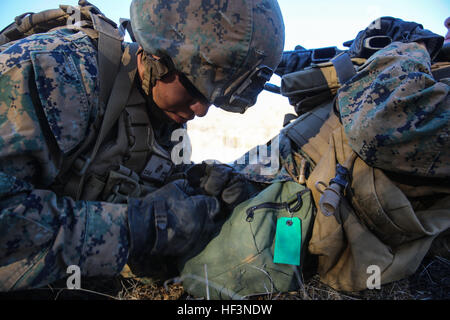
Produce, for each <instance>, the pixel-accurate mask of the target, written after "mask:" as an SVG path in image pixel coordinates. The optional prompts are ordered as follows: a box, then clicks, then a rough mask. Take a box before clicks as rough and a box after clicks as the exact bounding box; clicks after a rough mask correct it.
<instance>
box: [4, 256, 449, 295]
mask: <svg viewBox="0 0 450 320" xmlns="http://www.w3.org/2000/svg"><path fill="white" fill-rule="evenodd" d="M173 280H175V281H173ZM176 280H177V279H171V280H168V281H166V283H155V282H152V281H150V280H149V279H133V278H124V277H122V276H118V277H114V278H90V279H82V287H83V289H81V290H68V289H63V288H64V287H65V282H63V281H61V282H59V283H55V284H53V285H52V286H49V287H46V288H42V289H36V290H30V291H24V292H15V293H8V294H6V293H2V294H0V299H20V300H23V299H34V300H198V299H197V298H195V297H192V296H190V295H189V294H188V293H186V292H185V291H184V288H183V286H182V284H181V283H177V282H176ZM201 299H203V298H201ZM249 299H250V300H448V299H450V261H449V260H447V259H444V258H441V257H434V258H426V259H424V261H423V262H422V264H421V266H420V267H419V269H418V270H417V271H416V272H415V273H414V274H413V275H412V276H410V277H408V278H406V279H403V280H400V281H396V282H393V283H389V284H385V285H383V286H381V289H379V290H377V289H374V290H365V291H361V292H339V291H336V290H334V289H332V288H330V287H328V286H326V285H325V284H323V283H321V282H320V280H319V276H318V275H317V274H312V275H311V276H309V278H307V279H305V280H304V283H303V287H302V288H300V290H298V291H295V292H285V293H276V292H274V293H271V294H268V295H260V296H252V297H249Z"/></svg>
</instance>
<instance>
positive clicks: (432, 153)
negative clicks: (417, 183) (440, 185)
mask: <svg viewBox="0 0 450 320" xmlns="http://www.w3.org/2000/svg"><path fill="white" fill-rule="evenodd" d="M432 70H433V66H432V64H431V59H430V56H429V54H428V52H427V50H426V49H425V48H423V47H422V46H420V45H418V44H417V43H415V42H412V43H401V42H394V43H392V44H391V45H389V46H387V47H385V48H384V49H382V50H380V51H378V52H377V53H375V54H374V55H372V56H371V57H370V58H369V59H368V60H367V62H366V63H365V64H364V65H363V66H361V67H360V70H359V72H358V74H357V75H356V76H355V77H353V78H352V79H351V80H350V81H348V82H347V83H346V84H345V85H343V86H342V87H341V89H340V90H339V92H338V105H339V109H340V115H341V120H342V124H343V126H344V129H345V133H346V134H347V136H348V138H349V143H350V145H351V146H352V148H353V150H355V152H356V153H358V155H359V156H360V157H361V158H362V159H363V160H364V161H365V162H366V163H367V164H368V165H370V166H373V167H377V168H380V169H383V170H387V171H392V172H397V173H402V174H407V175H414V176H420V177H431V178H449V177H450V144H449V141H450V140H449V134H450V95H449V92H450V86H449V84H450V79H449V78H444V79H441V80H440V81H437V80H436V79H434V77H433V75H432Z"/></svg>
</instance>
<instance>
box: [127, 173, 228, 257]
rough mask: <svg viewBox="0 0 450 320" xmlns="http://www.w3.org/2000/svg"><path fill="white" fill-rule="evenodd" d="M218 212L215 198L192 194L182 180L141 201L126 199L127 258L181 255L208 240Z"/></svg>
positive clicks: (190, 188)
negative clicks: (128, 251)
mask: <svg viewBox="0 0 450 320" xmlns="http://www.w3.org/2000/svg"><path fill="white" fill-rule="evenodd" d="M218 212H219V202H218V201H217V199H216V198H214V197H210V196H206V195H198V194H197V195H196V194H195V190H194V189H193V188H192V187H191V186H189V183H188V181H186V180H176V181H173V182H171V183H169V184H166V185H165V186H163V187H162V188H160V189H158V190H157V191H155V192H152V193H151V194H149V195H147V196H146V197H145V198H142V199H133V198H130V199H129V200H128V225H129V228H130V257H131V259H132V260H134V261H136V260H140V259H141V258H142V257H148V256H151V255H153V256H182V255H185V254H186V253H188V252H189V250H191V249H192V248H193V247H194V246H196V245H197V244H198V243H200V242H202V241H203V242H204V240H205V239H208V238H209V237H210V236H211V235H212V233H213V232H214V230H215V229H216V224H215V223H214V219H215V217H216V215H217V213H218Z"/></svg>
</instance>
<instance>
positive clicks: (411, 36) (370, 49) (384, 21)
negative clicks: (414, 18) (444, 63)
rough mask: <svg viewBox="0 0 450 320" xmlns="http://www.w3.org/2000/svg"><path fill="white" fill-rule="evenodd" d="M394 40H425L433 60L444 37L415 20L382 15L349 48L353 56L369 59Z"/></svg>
mask: <svg viewBox="0 0 450 320" xmlns="http://www.w3.org/2000/svg"><path fill="white" fill-rule="evenodd" d="M394 41H401V42H413V41H416V42H419V41H423V42H424V43H425V44H426V46H427V49H428V52H429V53H430V57H431V59H432V60H433V59H434V58H435V57H436V55H437V54H438V52H439V50H440V49H441V47H442V44H443V42H444V37H442V36H440V35H438V34H435V33H433V32H431V31H429V30H426V29H423V26H422V25H420V24H418V23H415V22H408V21H403V20H401V19H398V18H393V17H381V18H379V19H377V20H375V21H374V22H372V23H371V24H370V25H369V26H368V27H367V28H366V29H364V30H362V31H360V32H359V33H358V35H357V36H356V38H355V40H353V42H352V44H351V46H350V48H349V54H350V56H351V57H352V58H356V57H357V58H366V59H367V58H369V57H370V56H371V55H372V54H373V53H375V52H376V51H377V50H379V49H381V48H383V47H385V46H386V45H389V44H390V43H391V42H394Z"/></svg>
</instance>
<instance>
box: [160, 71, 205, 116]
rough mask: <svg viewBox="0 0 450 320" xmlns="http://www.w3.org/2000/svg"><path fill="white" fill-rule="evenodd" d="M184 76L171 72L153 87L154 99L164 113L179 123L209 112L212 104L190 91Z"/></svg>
mask: <svg viewBox="0 0 450 320" xmlns="http://www.w3.org/2000/svg"><path fill="white" fill-rule="evenodd" d="M184 81H185V80H184V79H182V76H181V75H179V74H177V73H170V74H168V75H167V76H165V77H164V78H162V79H161V80H157V81H156V85H155V86H154V87H153V88H152V95H153V101H154V102H155V103H156V105H157V106H158V107H159V108H160V109H161V110H162V111H164V113H165V114H166V115H167V116H168V117H169V118H170V119H172V120H174V121H175V122H177V123H180V124H181V123H186V122H187V121H189V120H192V119H194V118H195V117H196V116H197V117H203V116H205V115H206V114H207V113H208V110H209V107H210V104H209V103H208V102H207V101H205V100H204V99H202V98H201V97H199V96H197V95H196V94H195V93H193V92H190V91H191V90H189V91H188V89H187V88H186V86H185V85H183V83H182V82H184Z"/></svg>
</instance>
